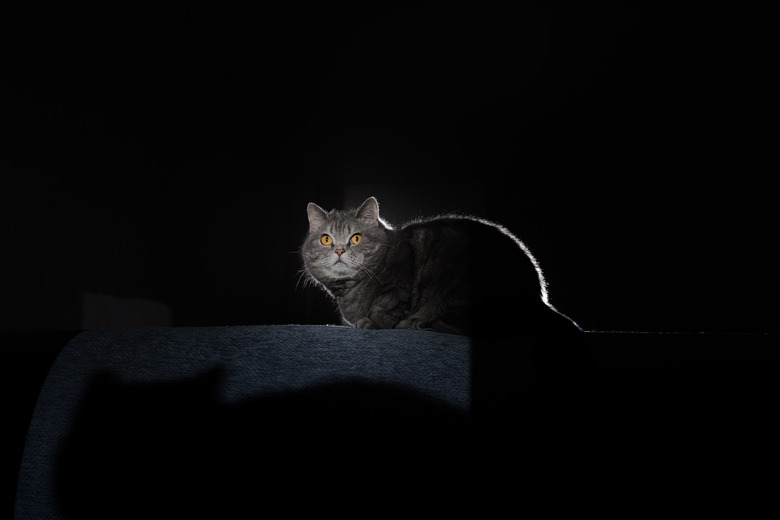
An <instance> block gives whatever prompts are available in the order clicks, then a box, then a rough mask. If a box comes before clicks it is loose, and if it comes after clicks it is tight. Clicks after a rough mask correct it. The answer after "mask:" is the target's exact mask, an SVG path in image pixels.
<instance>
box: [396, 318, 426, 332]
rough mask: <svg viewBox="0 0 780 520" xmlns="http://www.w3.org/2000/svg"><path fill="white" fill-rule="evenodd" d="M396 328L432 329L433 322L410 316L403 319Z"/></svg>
mask: <svg viewBox="0 0 780 520" xmlns="http://www.w3.org/2000/svg"><path fill="white" fill-rule="evenodd" d="M395 328H396V329H415V330H430V328H431V322H430V321H428V320H423V319H421V318H414V317H412V318H408V319H405V320H401V321H399V322H398V324H397V325H396V326H395Z"/></svg>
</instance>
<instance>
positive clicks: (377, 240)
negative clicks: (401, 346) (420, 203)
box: [301, 197, 580, 336]
mask: <svg viewBox="0 0 780 520" xmlns="http://www.w3.org/2000/svg"><path fill="white" fill-rule="evenodd" d="M307 211H308V216H309V233H308V235H307V236H306V240H305V241H304V243H303V246H302V248H301V252H302V255H303V261H304V266H305V272H306V274H307V275H308V277H309V279H310V280H312V281H314V282H315V283H316V284H317V285H319V286H320V287H321V288H322V289H324V290H325V291H326V292H327V293H328V294H329V295H330V296H331V297H333V298H334V299H335V300H336V302H337V303H338V307H339V310H340V311H341V316H342V318H343V321H344V323H345V324H347V325H350V326H354V327H359V328H366V329H389V328H397V329H426V330H434V331H439V332H447V333H453V334H468V335H472V336H474V335H483V336H496V335H498V336H508V335H510V334H513V335H516V334H517V333H540V332H544V333H549V332H571V331H577V330H580V329H579V327H578V326H577V325H576V324H575V323H574V322H573V321H571V320H570V319H569V318H567V317H565V316H563V315H562V314H560V313H559V312H558V311H556V310H555V309H554V308H553V307H552V306H551V305H550V304H549V302H548V299H547V287H546V283H545V281H544V278H543V276H542V271H541V269H540V268H539V264H538V262H537V261H536V259H535V258H534V257H533V256H532V255H531V253H530V251H529V250H528V248H527V247H526V246H525V245H524V244H523V243H522V242H520V240H518V239H517V238H516V237H515V236H514V235H512V234H511V233H510V232H509V231H507V230H506V229H505V228H503V227H502V226H500V225H497V224H494V223H492V222H488V221H485V220H481V219H478V218H475V217H468V216H459V215H446V216H440V217H434V218H430V219H422V220H416V221H412V222H410V223H408V224H406V225H404V226H403V227H401V228H398V229H394V228H393V227H392V226H390V225H389V224H388V223H386V222H385V221H384V220H382V219H381V218H380V217H379V204H378V203H377V200H376V199H375V198H373V197H369V198H368V199H367V200H366V201H365V202H364V203H363V204H362V205H361V206H360V207H359V208H358V209H357V210H351V211H336V210H333V211H331V212H326V211H325V210H323V209H322V208H320V207H319V206H317V205H316V204H314V203H310V204H309V205H308V208H307Z"/></svg>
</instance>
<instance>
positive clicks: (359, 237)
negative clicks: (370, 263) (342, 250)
mask: <svg viewBox="0 0 780 520" xmlns="http://www.w3.org/2000/svg"><path fill="white" fill-rule="evenodd" d="M350 240H351V241H352V243H353V244H355V245H358V244H359V243H360V241H361V240H363V235H361V234H360V233H355V234H354V235H352V238H350Z"/></svg>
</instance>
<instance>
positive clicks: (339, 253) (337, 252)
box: [336, 249, 344, 257]
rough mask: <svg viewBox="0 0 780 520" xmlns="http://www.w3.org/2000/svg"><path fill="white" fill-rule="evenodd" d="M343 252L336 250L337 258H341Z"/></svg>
mask: <svg viewBox="0 0 780 520" xmlns="http://www.w3.org/2000/svg"><path fill="white" fill-rule="evenodd" d="M343 252H344V250H343V249H336V254H337V255H339V257H341V253H343Z"/></svg>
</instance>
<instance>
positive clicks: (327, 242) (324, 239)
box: [320, 235, 333, 246]
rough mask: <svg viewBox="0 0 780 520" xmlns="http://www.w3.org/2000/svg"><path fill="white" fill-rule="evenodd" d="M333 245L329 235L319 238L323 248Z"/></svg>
mask: <svg viewBox="0 0 780 520" xmlns="http://www.w3.org/2000/svg"><path fill="white" fill-rule="evenodd" d="M332 243H333V239H332V238H331V237H330V235H322V236H321V237H320V244H322V245H323V246H329V245H331V244H332Z"/></svg>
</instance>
